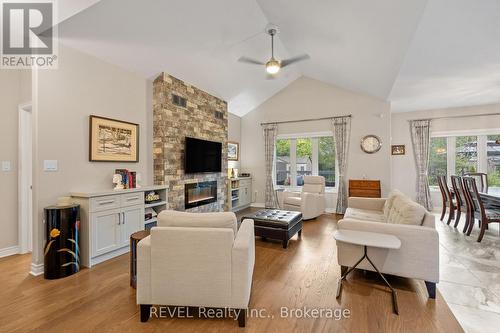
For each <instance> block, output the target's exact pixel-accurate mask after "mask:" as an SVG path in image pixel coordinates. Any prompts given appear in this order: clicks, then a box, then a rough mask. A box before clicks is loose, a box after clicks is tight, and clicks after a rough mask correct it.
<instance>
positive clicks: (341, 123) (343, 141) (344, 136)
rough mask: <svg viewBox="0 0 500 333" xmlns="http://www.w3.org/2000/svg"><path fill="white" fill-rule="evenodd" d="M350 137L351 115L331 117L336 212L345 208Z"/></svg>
mask: <svg viewBox="0 0 500 333" xmlns="http://www.w3.org/2000/svg"><path fill="white" fill-rule="evenodd" d="M350 137H351V117H350V116H346V117H338V118H334V119H333V138H334V141H335V158H336V159H337V163H338V166H339V179H338V182H339V184H338V194H337V208H336V213H337V214H344V213H345V210H346V209H347V179H346V178H347V160H348V157H349V141H350Z"/></svg>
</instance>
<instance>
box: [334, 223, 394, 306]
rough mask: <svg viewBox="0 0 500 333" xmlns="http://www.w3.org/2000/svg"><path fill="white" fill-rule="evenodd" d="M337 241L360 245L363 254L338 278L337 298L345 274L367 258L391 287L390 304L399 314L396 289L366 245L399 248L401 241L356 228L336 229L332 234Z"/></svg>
mask: <svg viewBox="0 0 500 333" xmlns="http://www.w3.org/2000/svg"><path fill="white" fill-rule="evenodd" d="M333 237H334V238H335V240H336V241H337V242H344V243H349V244H354V245H361V246H363V247H364V254H363V256H362V257H361V258H360V259H359V260H358V261H357V262H356V263H355V264H354V266H352V267H350V268H349V269H348V270H347V271H346V272H345V273H344V274H343V275H342V276H341V277H340V279H339V281H338V285H337V298H339V297H340V293H341V291H342V281H343V280H344V279H345V278H346V277H347V275H348V274H349V273H350V272H352V271H353V270H354V269H355V268H356V267H357V266H358V265H359V264H360V263H361V262H362V261H363V260H364V259H366V260H368V262H369V263H370V265H372V267H373V268H374V269H375V271H377V273H378V275H380V277H381V278H382V280H384V282H385V284H386V285H387V286H388V287H389V288H390V289H391V292H392V305H393V308H394V312H395V313H396V314H399V310H398V300H397V297H396V290H395V289H394V288H393V287H392V286H391V285H390V283H389V282H388V281H387V279H386V278H385V276H384V275H383V274H382V273H380V271H379V270H378V268H377V266H375V264H374V263H373V262H372V261H371V260H370V257H368V246H369V247H378V248H382V249H393V250H396V249H399V248H400V247H401V241H400V240H399V238H397V237H396V236H394V235H387V234H380V233H375V232H366V231H357V230H337V231H336V232H335V234H334V236H333Z"/></svg>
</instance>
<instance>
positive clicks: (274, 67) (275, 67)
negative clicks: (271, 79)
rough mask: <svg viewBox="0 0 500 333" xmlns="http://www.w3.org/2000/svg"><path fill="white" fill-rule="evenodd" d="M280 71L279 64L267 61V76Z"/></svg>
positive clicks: (272, 60) (274, 61)
mask: <svg viewBox="0 0 500 333" xmlns="http://www.w3.org/2000/svg"><path fill="white" fill-rule="evenodd" d="M279 70H280V63H279V62H278V61H276V60H274V59H271V60H269V61H268V62H267V63H266V72H268V73H269V74H276V73H278V72H279Z"/></svg>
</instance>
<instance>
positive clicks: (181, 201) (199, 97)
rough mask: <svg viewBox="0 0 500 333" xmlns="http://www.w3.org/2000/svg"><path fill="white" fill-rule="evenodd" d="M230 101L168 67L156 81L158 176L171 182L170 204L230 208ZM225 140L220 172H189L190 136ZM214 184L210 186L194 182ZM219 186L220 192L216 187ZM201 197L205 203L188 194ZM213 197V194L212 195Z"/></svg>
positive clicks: (192, 208)
mask: <svg viewBox="0 0 500 333" xmlns="http://www.w3.org/2000/svg"><path fill="white" fill-rule="evenodd" d="M227 119H228V111H227V103H226V102H225V101H224V100H222V99H220V98H217V97H215V96H212V95H210V94H208V93H207V92H205V91H203V90H200V89H198V88H196V87H194V86H192V85H190V84H188V83H185V82H183V81H181V80H179V79H177V78H175V77H173V76H171V75H168V74H166V73H162V74H160V75H159V76H158V77H157V78H156V79H155V80H154V82H153V159H154V182H155V184H157V185H168V207H169V209H173V210H181V211H182V210H189V211H193V212H217V211H224V210H227V209H228V208H227V207H228V205H227V186H228V184H227V121H228V120H227ZM186 137H193V138H198V139H203V140H209V141H216V142H222V161H221V162H222V170H221V172H217V173H194V174H186V173H185V172H184V145H185V138H186ZM204 183H211V184H215V189H214V187H211V189H210V191H211V192H210V193H211V194H210V195H206V198H203V197H202V196H204V195H205V191H207V189H206V188H205V187H198V189H197V190H193V192H186V191H187V189H192V188H191V186H193V185H192V184H204ZM213 191H215V193H213ZM186 194H188V195H191V197H192V196H196V195H198V196H199V197H198V198H197V199H194V201H196V200H200V201H199V203H201V204H200V205H195V203H196V202H191V201H193V199H192V198H188V197H187V195H186ZM208 197H214V198H210V199H209V198H208Z"/></svg>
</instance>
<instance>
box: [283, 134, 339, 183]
mask: <svg viewBox="0 0 500 333" xmlns="http://www.w3.org/2000/svg"><path fill="white" fill-rule="evenodd" d="M275 169H276V185H282V186H293V187H295V186H302V185H304V176H306V175H321V176H323V177H325V180H326V186H327V187H335V184H336V182H335V179H336V177H335V146H334V143H333V136H332V135H327V134H325V135H311V136H307V135H306V136H304V135H301V136H300V137H299V136H298V137H291V138H288V137H287V138H279V139H277V140H276V165H275Z"/></svg>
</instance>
